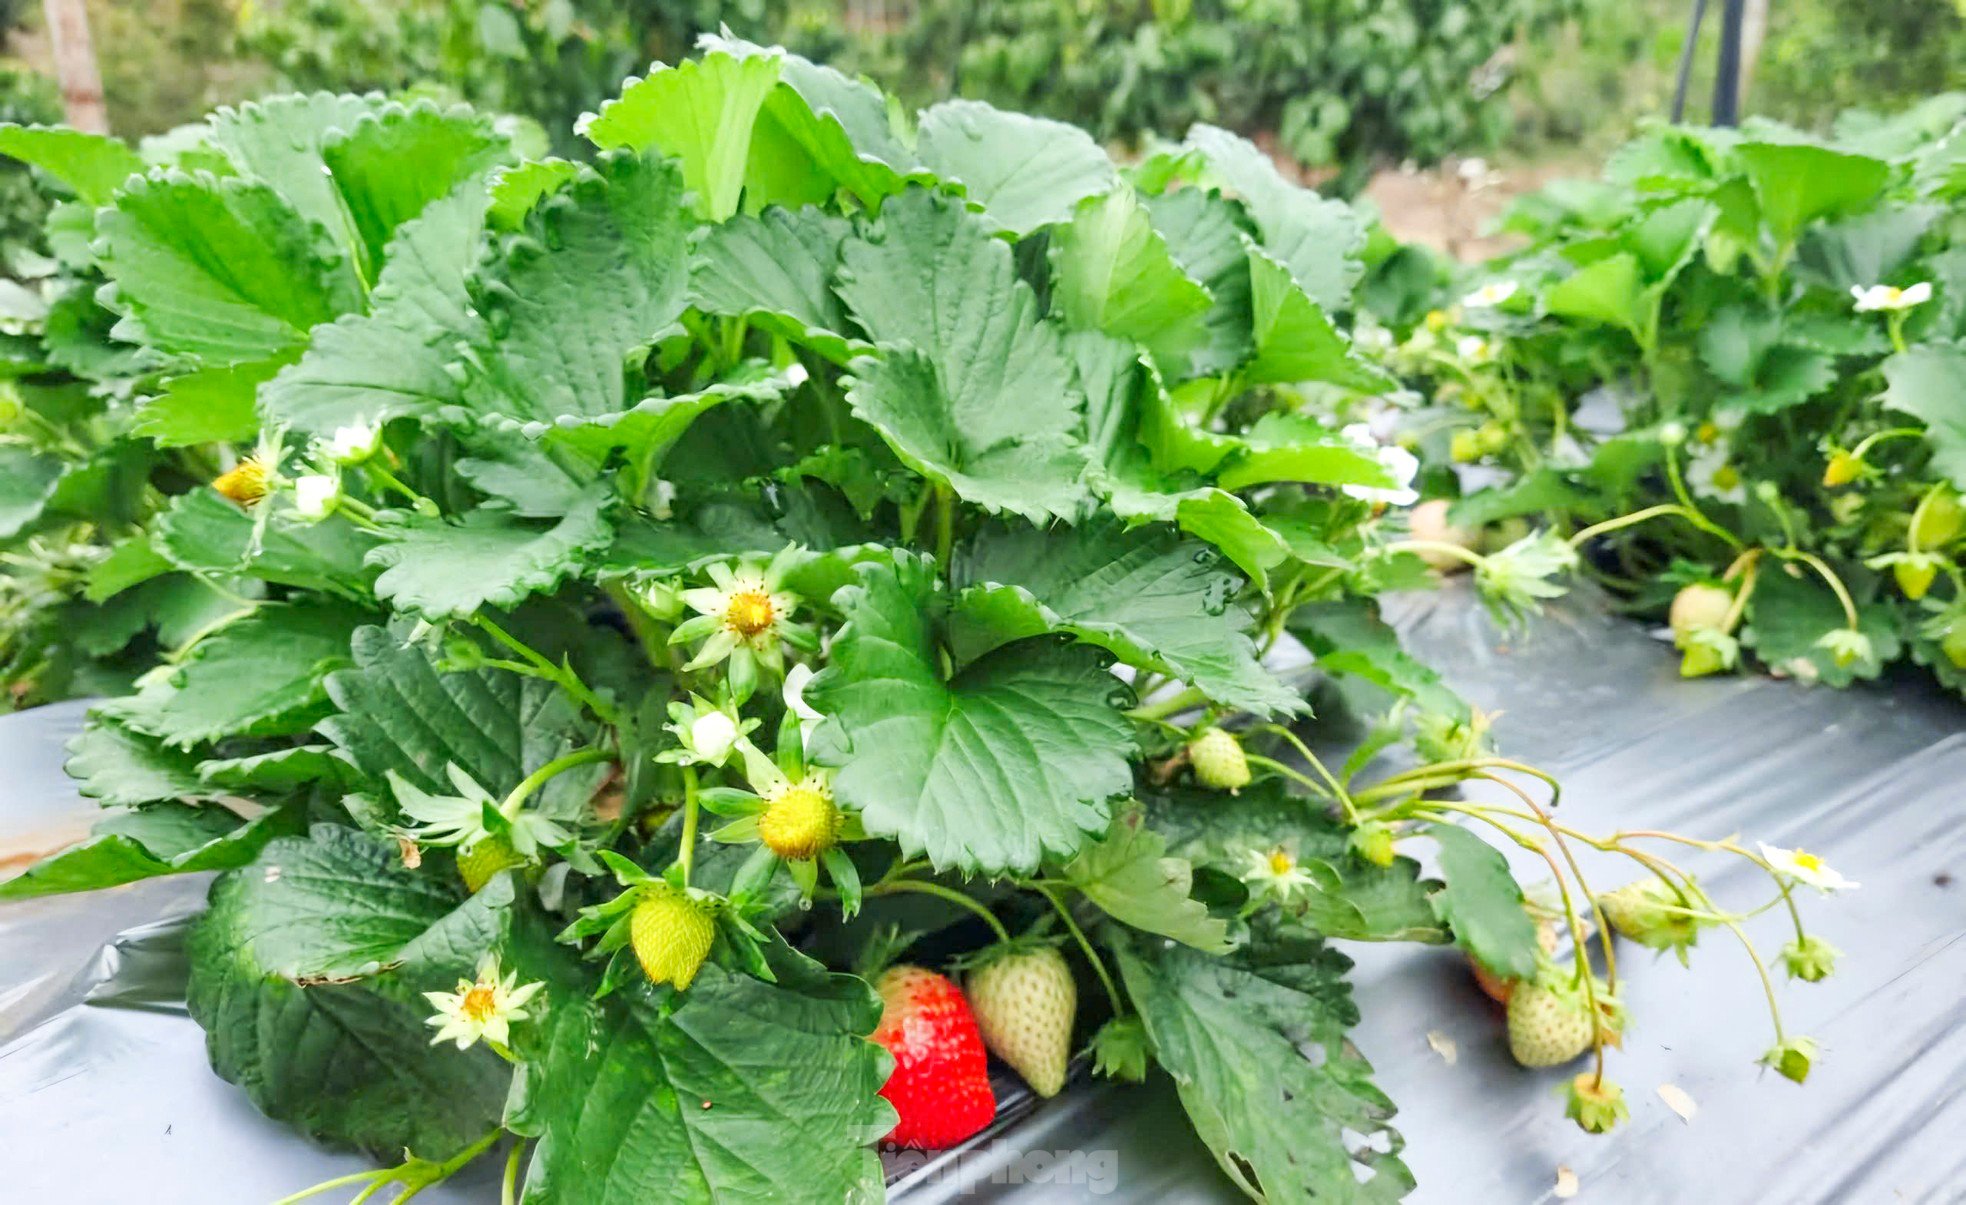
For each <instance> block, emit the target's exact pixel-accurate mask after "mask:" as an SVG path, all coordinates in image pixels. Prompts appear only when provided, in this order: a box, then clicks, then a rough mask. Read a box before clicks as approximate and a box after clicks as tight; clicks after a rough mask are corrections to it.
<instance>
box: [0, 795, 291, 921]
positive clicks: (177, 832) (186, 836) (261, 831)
mask: <svg viewBox="0 0 1966 1205" xmlns="http://www.w3.org/2000/svg"><path fill="white" fill-rule="evenodd" d="M300 819H301V814H300V812H299V811H298V810H296V809H292V808H275V809H272V810H270V811H266V812H262V813H260V814H259V815H258V816H257V817H255V818H254V819H253V820H251V821H250V822H248V821H244V820H241V819H240V818H239V817H238V816H237V815H235V814H234V813H232V812H229V811H227V810H225V809H224V808H222V807H217V806H208V807H191V806H187V805H185V804H181V803H154V804H145V805H143V806H142V807H138V808H132V809H130V810H127V811H119V812H113V813H111V814H109V815H108V816H106V817H104V818H103V819H102V820H99V821H97V822H96V825H95V828H94V835H92V836H90V837H89V838H88V839H87V840H85V841H82V842H81V843H79V844H77V845H72V846H70V847H69V848H67V849H64V850H62V851H61V852H59V853H54V854H50V855H48V856H47V857H45V858H42V859H41V860H40V861H38V862H36V863H34V864H33V865H32V866H29V867H28V868H27V869H26V870H23V871H21V872H20V873H19V874H18V875H15V876H14V877H13V878H11V879H7V880H6V881H4V882H0V900H23V899H30V898H32V897H34V896H40V895H56V894H60V893H63V892H70V891H96V890H100V889H101V888H104V887H119V886H121V885H123V884H124V883H135V882H138V881H139V880H142V879H150V878H156V877H157V876H159V875H167V874H193V873H196V872H198V871H207V870H231V869H232V868H233V867H235V866H244V865H245V864H246V863H248V862H250V861H252V860H253V858H254V856H255V855H257V854H258V853H259V850H260V847H261V846H263V845H265V844H266V843H267V842H268V841H270V840H272V839H273V838H274V837H277V836H284V835H287V834H289V833H293V832H296V831H298V830H299V828H300Z"/></svg>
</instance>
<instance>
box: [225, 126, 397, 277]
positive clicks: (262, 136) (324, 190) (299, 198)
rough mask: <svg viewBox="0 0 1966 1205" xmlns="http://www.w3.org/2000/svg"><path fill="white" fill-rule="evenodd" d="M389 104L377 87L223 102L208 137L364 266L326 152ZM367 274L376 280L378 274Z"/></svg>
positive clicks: (241, 168) (244, 171)
mask: <svg viewBox="0 0 1966 1205" xmlns="http://www.w3.org/2000/svg"><path fill="white" fill-rule="evenodd" d="M387 107H390V102H389V101H387V100H386V99H384V98H383V97H382V96H381V95H380V94H379V93H374V92H371V93H367V94H365V95H354V94H343V95H336V94H334V93H330V92H310V93H306V94H298V93H296V94H291V95H286V96H273V97H268V98H267V99H265V100H258V101H247V102H246V103H245V104H243V105H239V106H238V107H236V108H234V107H231V106H226V107H222V108H220V109H219V110H218V111H217V112H216V113H214V114H213V115H212V118H211V121H210V123H209V133H207V134H206V138H207V139H208V140H209V141H210V143H211V145H212V146H214V147H216V148H217V149H219V150H221V151H223V152H224V153H225V157H226V158H227V159H229V160H230V161H231V162H232V163H233V165H235V166H236V167H237V168H238V169H239V171H240V173H241V174H242V175H244V176H245V177H246V178H248V179H252V180H259V181H262V182H264V183H266V184H267V185H269V186H271V187H272V189H273V191H275V192H277V193H279V194H280V196H282V197H283V198H285V199H286V202H287V204H288V205H290V206H292V207H293V209H294V212H295V213H297V214H299V215H300V216H301V218H302V219H304V220H305V221H307V222H310V223H312V224H313V225H314V226H315V227H317V228H318V229H319V231H320V232H321V234H322V235H323V236H324V237H325V238H327V239H328V240H330V242H331V243H332V244H333V245H334V246H336V247H338V248H339V249H340V254H341V255H343V256H344V257H346V259H347V260H348V261H349V262H350V264H352V265H356V266H357V267H360V266H361V264H360V250H359V249H360V247H361V245H362V239H361V236H360V235H359V234H358V233H357V231H356V229H355V222H354V218H353V216H352V215H351V214H350V213H349V211H348V207H347V205H346V203H345V202H344V201H343V199H342V196H341V191H340V189H339V188H337V187H336V181H335V178H334V173H333V172H332V171H331V170H329V168H328V164H327V160H326V158H325V157H324V154H323V152H324V148H325V147H326V146H327V143H328V142H329V140H331V139H333V138H337V137H339V136H341V135H343V134H345V133H347V132H348V131H351V130H353V129H354V128H355V126H356V123H358V122H360V121H361V120H362V119H363V118H364V117H368V116H371V115H373V114H377V113H380V112H382V111H383V110H384V109H385V108H387ZM401 174H403V175H406V176H413V175H416V174H417V173H416V172H404V173H401ZM364 275H365V277H366V278H367V279H371V280H372V279H374V276H373V274H372V273H364Z"/></svg>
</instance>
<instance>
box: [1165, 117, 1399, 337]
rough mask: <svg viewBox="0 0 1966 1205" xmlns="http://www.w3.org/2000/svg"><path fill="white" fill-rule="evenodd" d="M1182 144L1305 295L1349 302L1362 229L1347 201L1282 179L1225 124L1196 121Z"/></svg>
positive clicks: (1326, 304)
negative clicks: (1238, 202)
mask: <svg viewBox="0 0 1966 1205" xmlns="http://www.w3.org/2000/svg"><path fill="white" fill-rule="evenodd" d="M1187 145H1188V146H1189V147H1190V148H1192V149H1193V150H1195V151H1198V152H1200V154H1201V156H1202V158H1203V159H1204V160H1205V161H1206V162H1207V164H1208V175H1209V177H1210V178H1211V179H1212V180H1213V181H1214V182H1215V183H1217V184H1219V185H1221V186H1222V187H1223V188H1225V189H1227V190H1228V191H1230V192H1232V193H1234V194H1236V195H1237V196H1238V197H1240V198H1241V199H1242V203H1243V206H1244V207H1245V208H1246V209H1248V211H1249V216H1250V217H1251V218H1253V219H1255V222H1256V229H1257V232H1258V233H1259V234H1260V236H1261V238H1262V242H1263V247H1264V249H1265V250H1267V251H1268V252H1269V253H1270V254H1271V255H1273V256H1275V257H1276V258H1277V259H1278V261H1280V262H1281V263H1282V264H1283V265H1284V266H1285V267H1286V268H1288V269H1290V275H1291V277H1292V278H1294V279H1295V280H1296V281H1297V285H1298V287H1299V288H1301V289H1303V290H1304V293H1305V295H1306V296H1308V297H1309V298H1310V299H1311V300H1312V301H1314V302H1316V303H1317V304H1318V305H1319V306H1320V307H1321V308H1323V309H1324V310H1325V311H1326V312H1328V313H1336V312H1338V311H1340V310H1347V309H1350V308H1351V304H1352V286H1354V285H1356V284H1357V283H1358V279H1359V277H1360V276H1361V275H1362V274H1363V273H1364V270H1365V269H1364V266H1363V265H1362V264H1361V263H1360V262H1359V252H1360V250H1361V249H1362V248H1363V247H1364V246H1365V229H1364V227H1363V225H1361V223H1360V222H1359V220H1358V215H1356V214H1354V213H1353V212H1352V208H1351V206H1349V205H1347V204H1345V203H1344V202H1343V201H1329V200H1326V199H1324V198H1323V197H1320V196H1318V195H1317V194H1316V193H1314V192H1312V191H1310V190H1309V189H1306V188H1299V187H1298V186H1296V185H1295V184H1292V183H1290V182H1289V181H1288V180H1286V179H1284V178H1283V173H1281V172H1279V171H1278V170H1277V167H1276V164H1275V163H1274V162H1272V161H1271V159H1270V157H1269V156H1268V155H1266V154H1264V153H1263V152H1262V150H1260V149H1259V148H1258V147H1257V146H1256V145H1255V144H1254V143H1251V142H1250V141H1249V140H1248V139H1246V138H1242V137H1239V136H1237V135H1235V134H1231V133H1229V132H1228V131H1227V130H1221V129H1217V128H1215V127H1214V126H1208V125H1197V126H1195V127H1194V128H1193V129H1191V130H1189V131H1188V141H1187Z"/></svg>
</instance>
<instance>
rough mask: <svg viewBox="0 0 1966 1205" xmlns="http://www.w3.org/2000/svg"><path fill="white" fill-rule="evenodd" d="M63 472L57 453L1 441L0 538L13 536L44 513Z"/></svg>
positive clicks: (8, 538) (5, 538)
mask: <svg viewBox="0 0 1966 1205" xmlns="http://www.w3.org/2000/svg"><path fill="white" fill-rule="evenodd" d="M61 475H62V462H61V461H60V460H58V459H56V458H55V457H53V456H43V455H41V454H40V453H38V452H35V451H33V450H32V449H29V448H23V447H20V446H18V445H14V444H0V540H11V539H13V538H14V537H15V536H17V535H19V534H20V533H21V531H22V529H24V528H26V527H27V526H28V525H30V524H32V523H33V522H34V521H35V520H37V519H39V518H40V517H41V512H42V511H43V510H45V509H46V508H47V505H48V499H49V498H51V497H53V495H54V492H55V485H56V483H58V482H59V481H60V480H61Z"/></svg>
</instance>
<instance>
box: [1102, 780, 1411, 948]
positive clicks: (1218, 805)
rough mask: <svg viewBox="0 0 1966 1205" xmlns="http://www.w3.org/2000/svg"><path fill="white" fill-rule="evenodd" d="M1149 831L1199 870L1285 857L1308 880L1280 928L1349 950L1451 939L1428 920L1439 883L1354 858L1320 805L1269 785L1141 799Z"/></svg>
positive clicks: (1164, 791)
mask: <svg viewBox="0 0 1966 1205" xmlns="http://www.w3.org/2000/svg"><path fill="white" fill-rule="evenodd" d="M1140 798H1141V802H1142V803H1143V804H1144V805H1145V806H1146V808H1147V819H1148V822H1149V823H1150V824H1152V825H1153V826H1154V828H1155V829H1156V830H1157V831H1158V832H1159V833H1160V834H1161V835H1162V836H1163V837H1165V838H1166V840H1167V847H1168V851H1169V852H1170V853H1171V854H1173V855H1174V856H1175V857H1179V858H1185V859H1187V860H1188V861H1189V862H1191V863H1193V864H1194V865H1196V866H1198V867H1199V866H1206V867H1208V868H1210V869H1212V870H1216V871H1220V872H1223V873H1225V874H1229V875H1234V876H1237V877H1240V876H1241V875H1242V874H1243V873H1244V871H1246V870H1247V869H1248V867H1249V863H1250V859H1251V856H1252V855H1267V854H1269V853H1271V852H1272V851H1274V850H1277V849H1282V850H1284V851H1285V852H1286V853H1288V854H1289V855H1290V856H1291V857H1292V858H1294V859H1295V860H1296V862H1297V864H1298V866H1300V867H1302V868H1303V869H1304V870H1305V871H1306V873H1307V874H1308V875H1309V876H1310V881H1309V882H1308V883H1307V884H1305V886H1304V889H1303V890H1302V891H1301V892H1299V893H1298V894H1297V895H1296V896H1295V897H1293V898H1292V899H1291V900H1289V901H1287V903H1286V904H1285V905H1284V906H1283V907H1282V908H1281V909H1280V916H1281V918H1282V919H1283V921H1284V922H1285V923H1288V924H1290V925H1293V926H1298V927H1301V928H1302V929H1304V930H1305V931H1306V932H1312V933H1317V934H1320V935H1322V936H1326V937H1342V938H1347V939H1350V940H1356V941H1418V942H1426V943H1429V944H1435V943H1440V942H1445V941H1447V940H1448V938H1449V935H1448V933H1447V930H1446V929H1445V928H1443V927H1442V925H1441V923H1440V920H1439V918H1438V917H1437V916H1435V914H1434V910H1433V906H1432V903H1431V893H1432V891H1433V890H1434V888H1435V887H1436V886H1437V884H1434V883H1432V882H1430V881H1429V880H1426V879H1422V878H1421V877H1420V872H1419V871H1420V868H1419V864H1418V863H1416V862H1414V861H1413V860H1412V859H1411V858H1398V859H1395V860H1394V862H1393V864H1392V865H1391V866H1389V867H1379V866H1374V865H1371V864H1370V863H1367V862H1365V861H1362V860H1361V859H1359V858H1358V857H1357V856H1356V855H1355V854H1353V853H1352V852H1351V848H1350V839H1351V834H1350V830H1349V829H1346V828H1345V827H1343V826H1342V825H1340V824H1339V823H1338V822H1337V820H1335V819H1334V818H1333V817H1331V816H1330V815H1329V814H1328V812H1327V809H1326V807H1325V806H1324V805H1323V803H1322V801H1321V800H1316V799H1311V798H1308V797H1306V796H1304V795H1299V794H1292V793H1291V792H1290V791H1289V790H1288V789H1286V784H1285V783H1284V781H1283V780H1282V779H1278V778H1270V779H1265V780H1263V781H1260V782H1257V783H1254V784H1252V785H1251V786H1247V787H1244V788H1243V789H1242V790H1241V791H1240V792H1238V793H1237V794H1235V795H1232V796H1225V795H1224V794H1223V793H1222V792H1220V791H1210V790H1207V789H1205V788H1203V787H1199V786H1170V787H1163V788H1157V789H1152V790H1143V793H1142V794H1141V797H1140Z"/></svg>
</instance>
